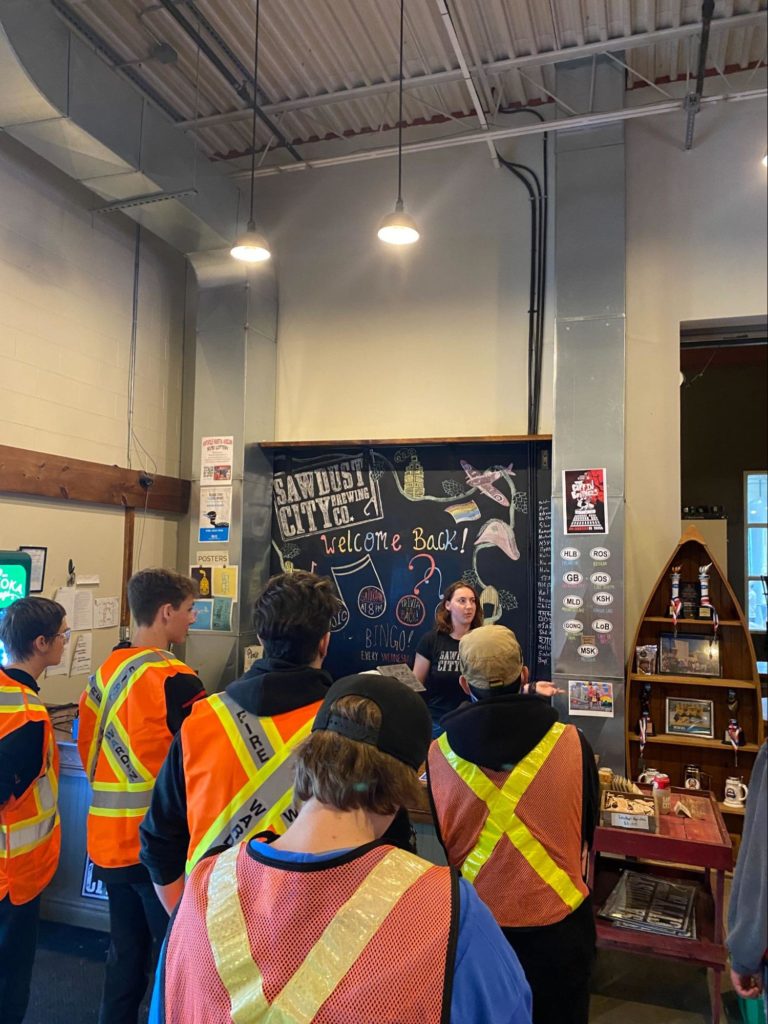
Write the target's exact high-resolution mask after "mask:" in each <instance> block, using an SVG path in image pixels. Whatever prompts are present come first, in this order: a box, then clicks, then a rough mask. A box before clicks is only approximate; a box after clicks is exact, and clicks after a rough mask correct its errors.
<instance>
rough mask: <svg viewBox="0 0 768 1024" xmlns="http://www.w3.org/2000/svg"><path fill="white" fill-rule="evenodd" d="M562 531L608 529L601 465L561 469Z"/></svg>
mask: <svg viewBox="0 0 768 1024" xmlns="http://www.w3.org/2000/svg"><path fill="white" fill-rule="evenodd" d="M563 510H564V517H565V533H566V534H579V533H581V534H594V533H608V513H607V509H606V474H605V470H604V469H564V470H563Z"/></svg>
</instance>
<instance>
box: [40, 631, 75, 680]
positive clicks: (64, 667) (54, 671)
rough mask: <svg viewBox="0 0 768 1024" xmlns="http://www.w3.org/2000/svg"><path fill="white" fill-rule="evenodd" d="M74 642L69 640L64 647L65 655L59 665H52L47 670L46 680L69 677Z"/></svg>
mask: <svg viewBox="0 0 768 1024" xmlns="http://www.w3.org/2000/svg"><path fill="white" fill-rule="evenodd" d="M73 646H74V645H73V641H72V640H68V641H67V643H66V644H65V645H64V653H63V654H62V656H61V661H60V662H59V664H58V665H51V666H49V667H48V668H47V669H46V670H45V678H46V679H48V678H49V677H50V676H68V675H69V663H70V661H71V660H72V648H73Z"/></svg>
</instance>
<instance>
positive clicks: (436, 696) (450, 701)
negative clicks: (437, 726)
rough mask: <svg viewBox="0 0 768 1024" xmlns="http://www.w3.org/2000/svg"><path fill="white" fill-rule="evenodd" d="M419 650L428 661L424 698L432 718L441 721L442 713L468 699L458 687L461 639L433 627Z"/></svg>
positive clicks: (417, 651)
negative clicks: (439, 631)
mask: <svg viewBox="0 0 768 1024" xmlns="http://www.w3.org/2000/svg"><path fill="white" fill-rule="evenodd" d="M416 653H417V654H420V655H421V656H422V657H424V658H426V659H427V661H428V662H429V675H428V676H427V678H426V680H425V682H424V685H425V687H426V693H425V694H424V697H425V699H426V701H427V707H428V708H429V713H430V715H431V716H432V721H433V722H439V721H440V719H441V718H442V717H443V715H447V714H448V712H449V711H453V710H454V709H455V708H457V707H458V706H459V704H461V703H462V702H463V701H465V700H467V695H466V694H465V693H464V691H463V690H462V688H461V687H460V686H459V675H460V672H459V641H458V640H455V639H454V638H453V637H452V636H451V635H450V634H449V633H438V631H437V630H436V629H433V630H431V631H430V632H429V633H425V634H424V636H423V637H422V638H421V640H420V641H419V646H418V647H417V648H416Z"/></svg>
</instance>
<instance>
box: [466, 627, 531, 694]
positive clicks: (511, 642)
mask: <svg viewBox="0 0 768 1024" xmlns="http://www.w3.org/2000/svg"><path fill="white" fill-rule="evenodd" d="M459 670H460V672H461V674H462V675H463V676H464V678H465V679H466V680H467V682H468V683H469V685H470V686H474V687H475V688H476V689H478V690H487V689H491V688H494V687H497V686H508V685H509V684H510V683H515V682H517V680H518V679H519V678H520V673H521V672H522V670H523V652H522V651H521V650H520V644H519V643H518V642H517V637H516V636H515V634H514V633H513V632H512V630H511V629H507V627H506V626H478V628H477V629H473V630H471V631H470V632H469V633H467V634H466V635H465V636H463V637H462V638H461V641H460V643H459Z"/></svg>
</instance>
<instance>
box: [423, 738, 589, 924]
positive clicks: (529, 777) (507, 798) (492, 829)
mask: <svg viewBox="0 0 768 1024" xmlns="http://www.w3.org/2000/svg"><path fill="white" fill-rule="evenodd" d="M565 728H566V726H565V725H563V724H562V723H561V722H555V723H554V725H553V726H552V727H551V729H550V730H549V731H548V732H547V733H546V735H545V736H544V738H543V739H542V740H541V741H540V742H539V743H538V744H537V745H536V746H535V747H534V748H533V750H531V751H530V752H529V753H528V754H526V756H525V757H524V758H523V760H522V761H519V762H518V763H517V764H516V765H515V767H514V768H513V770H512V773H511V774H510V776H509V778H508V779H507V781H506V782H505V783H504V785H503V786H502V787H501V789H499V787H498V786H495V785H494V784H493V782H491V780H490V779H489V778H488V776H487V775H486V774H485V773H484V772H483V771H482V770H481V769H480V768H479V767H478V766H477V765H475V764H472V763H471V762H470V761H464V760H463V759H462V758H460V757H459V756H458V755H457V754H456V753H455V752H454V751H453V750H452V749H451V746H450V744H449V743H448V736H447V734H446V733H443V734H442V736H441V737H440V738H439V740H438V741H437V744H438V746H439V748H440V750H441V751H442V754H443V756H444V757H445V759H446V761H447V762H448V764H449V765H450V766H451V768H453V770H454V771H455V772H456V774H457V775H458V776H459V778H460V779H462V781H463V782H465V783H466V784H467V786H469V788H470V789H471V790H472V792H473V793H474V794H475V796H476V797H477V798H478V799H479V800H482V802H483V803H484V804H485V805H486V807H487V808H488V817H487V818H486V820H485V822H484V824H483V827H482V829H481V830H480V835H479V836H478V839H477V842H476V843H475V846H474V848H473V849H472V850H471V851H470V852H469V854H468V855H467V857H466V859H465V861H464V863H463V864H462V865H461V874H462V876H463V877H464V878H466V879H467V881H468V882H471V883H472V884H474V882H475V879H476V878H477V876H478V874H479V872H480V869H481V868H482V867H483V865H484V864H485V863H486V862H487V861H488V859H489V858H490V856H491V854H492V853H493V851H494V849H495V848H496V845H497V844H498V843H499V841H500V840H501V838H502V836H506V837H507V839H509V841H510V842H511V843H512V845H513V846H514V847H515V848H516V849H517V850H518V852H519V853H520V854H522V856H523V857H524V858H525V859H526V861H527V862H528V864H529V865H530V866H531V868H533V870H534V871H535V872H536V874H537V875H539V877H540V878H541V879H542V880H543V881H544V882H546V884H547V885H549V886H550V888H552V889H554V891H555V892H556V893H557V895H558V896H559V897H560V899H561V900H562V901H563V903H565V904H566V906H568V907H570V909H571V910H575V909H576V907H578V906H579V905H580V904H581V903H582V902H583V900H584V894H583V893H582V892H580V891H579V889H577V887H576V886H575V885H574V884H573V882H572V881H571V879H570V878H569V876H568V874H567V873H566V872H565V871H563V869H562V868H561V867H559V866H558V865H557V864H556V863H555V861H554V860H553V859H552V858H551V857H550V855H549V854H548V853H547V851H546V849H545V848H544V847H543V846H542V844H541V843H540V842H539V840H538V839H537V838H536V837H535V836H534V835H533V834H532V832H531V831H530V829H529V828H528V826H527V825H526V824H525V823H524V822H523V821H522V820H521V819H520V818H519V817H518V816H517V813H516V809H517V805H518V803H519V802H520V800H521V799H522V797H523V795H524V794H525V791H526V790H527V789H528V787H529V786H530V784H531V783H532V782H533V780H534V779H535V778H536V775H537V774H538V772H539V771H540V769H541V767H542V765H544V763H545V762H546V760H547V758H548V757H549V755H550V754H551V753H552V751H553V749H554V747H555V744H556V743H557V741H558V740H559V739H560V737H561V736H562V735H563V733H564V732H565Z"/></svg>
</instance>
